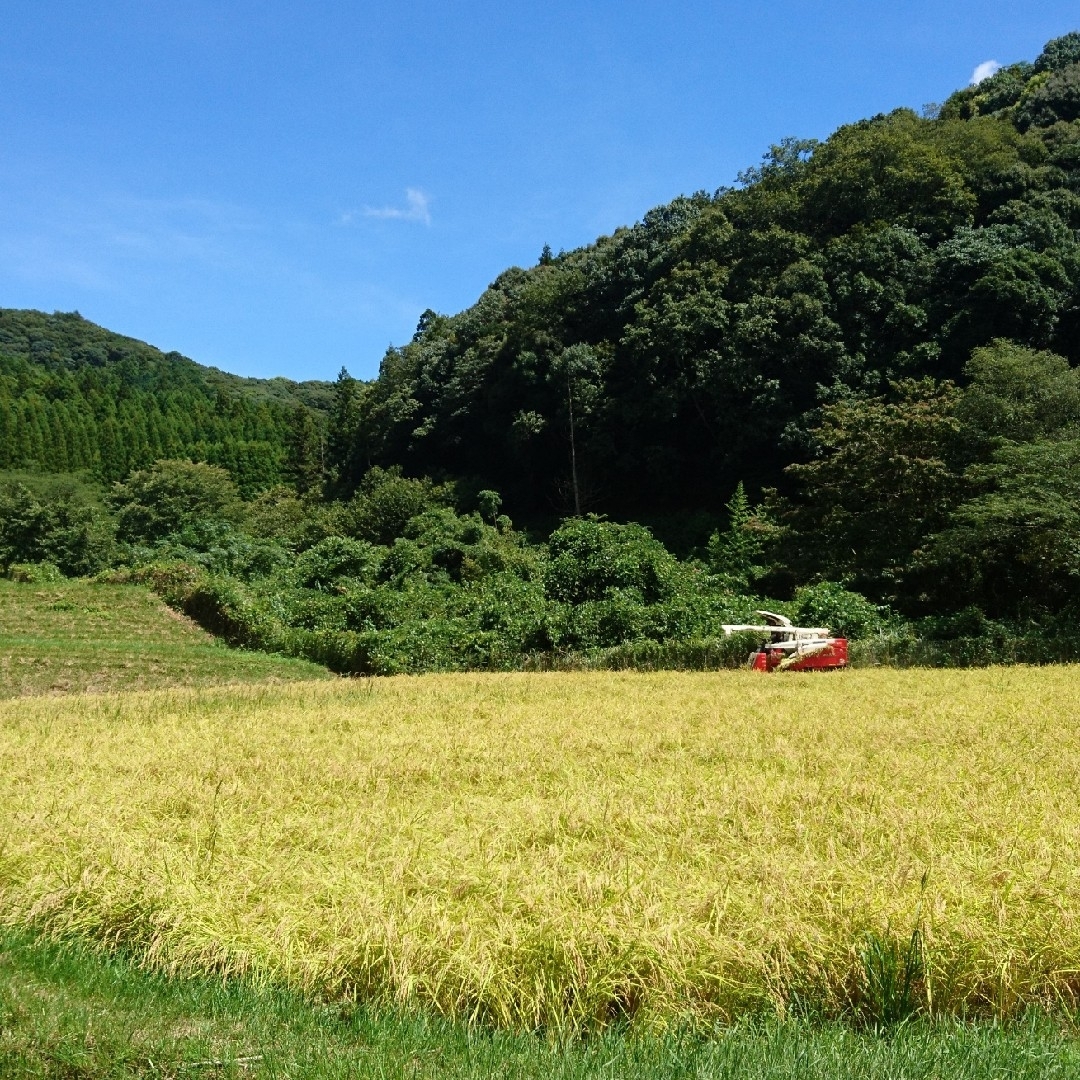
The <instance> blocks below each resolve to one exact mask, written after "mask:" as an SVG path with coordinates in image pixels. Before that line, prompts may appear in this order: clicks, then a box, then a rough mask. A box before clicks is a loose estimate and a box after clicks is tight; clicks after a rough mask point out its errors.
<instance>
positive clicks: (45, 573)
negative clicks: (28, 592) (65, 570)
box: [7, 562, 64, 585]
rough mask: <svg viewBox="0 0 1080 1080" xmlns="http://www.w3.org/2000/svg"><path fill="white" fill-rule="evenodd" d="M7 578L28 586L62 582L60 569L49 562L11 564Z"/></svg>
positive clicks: (62, 576)
mask: <svg viewBox="0 0 1080 1080" xmlns="http://www.w3.org/2000/svg"><path fill="white" fill-rule="evenodd" d="M7 576H8V580H9V581H22V582H24V583H26V584H29V585H46V584H52V583H53V582H56V581H63V580H64V575H63V574H61V573H60V568H59V567H58V566H57V565H56V564H55V563H51V562H39V563H12V564H11V566H9V567H8V571H7Z"/></svg>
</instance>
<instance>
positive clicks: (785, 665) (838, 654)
mask: <svg viewBox="0 0 1080 1080" xmlns="http://www.w3.org/2000/svg"><path fill="white" fill-rule="evenodd" d="M757 614H758V615H760V616H761V617H762V618H763V619H764V620H765V624H764V625H761V626H753V625H749V624H725V625H724V626H723V627H721V629H722V630H723V631H724V635H725V636H726V637H730V636H731V635H732V634H738V633H741V632H742V631H744V630H749V631H754V632H756V633H759V634H765V635H768V640H767V641H766V642H765V643H764V644H763V645H762V646H761V648H760V649H758V650H757V652H752V653H751V654H750V661H749V662H750V667H751V669H752V670H754V671H829V670H832V669H838V668H845V667H847V662H848V656H847V638H842V637H832V636H830V634H829V630H828V628H827V627H824V626H812V627H811V626H792V624H791V620H790V619H789V618H787V617H786V616H784V615H776V614H775V613H773V612H771V611H759V612H757Z"/></svg>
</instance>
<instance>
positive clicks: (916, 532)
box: [0, 33, 1080, 674]
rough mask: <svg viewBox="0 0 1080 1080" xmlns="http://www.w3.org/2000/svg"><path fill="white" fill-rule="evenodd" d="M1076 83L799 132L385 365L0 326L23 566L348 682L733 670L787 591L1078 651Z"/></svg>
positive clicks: (56, 321)
mask: <svg viewBox="0 0 1080 1080" xmlns="http://www.w3.org/2000/svg"><path fill="white" fill-rule="evenodd" d="M1078 87H1080V33H1071V34H1067V35H1065V36H1063V37H1061V38H1058V39H1056V40H1054V41H1051V42H1050V43H1048V44H1047V46H1046V47H1045V49H1044V50H1043V52H1042V53H1041V54H1040V56H1039V57H1037V58H1036V59H1035V61H1034V62H1033V63H1020V64H1015V65H1012V66H1010V67H1008V68H1005V69H1003V70H1001V71H999V72H998V73H997V74H995V75H994V76H992V77H991V78H990V79H987V80H984V81H983V82H981V83H979V84H978V85H977V86H972V87H968V88H966V89H964V90H961V91H958V92H957V93H956V94H954V95H953V96H952V97H950V98H949V99H948V100H947V101H946V102H944V103H943V104H942V105H941V106H939V107H938V106H936V107H934V108H931V109H928V110H926V112H925V114H924V115H916V114H915V113H913V112H911V111H910V110H906V109H900V110H896V111H894V112H892V113H889V114H886V115H881V116H876V117H873V118H871V119H868V120H864V121H861V122H859V123H856V124H851V125H848V126H845V127H843V128H841V129H839V130H838V131H837V132H835V133H834V134H833V135H832V136H831V137H830V138H828V139H827V140H825V141H824V142H821V143H815V142H805V141H798V140H788V141H786V142H784V143H783V144H781V145H779V146H776V147H773V148H772V149H771V150H770V151H769V153H768V154H767V155H766V157H765V159H764V160H763V162H762V164H761V165H760V166H759V167H757V168H754V169H750V170H748V171H747V172H746V173H745V174H744V176H743V177H741V179H740V181H739V185H738V186H737V187H735V188H725V189H721V190H719V191H716V192H714V193H711V194H710V193H698V194H695V195H692V196H688V197H683V198H679V199H676V200H674V201H673V202H672V203H670V204H668V205H667V206H664V207H659V208H657V209H655V210H652V211H650V212H649V213H648V214H646V215H645V217H644V218H643V219H642V221H641V222H639V223H638V224H636V225H634V226H633V227H631V228H626V229H620V230H617V231H616V233H615V234H614V235H612V236H609V237H602V238H600V239H599V240H598V241H597V242H596V243H595V244H592V245H590V246H588V247H585V248H581V249H577V250H574V251H570V252H560V253H558V254H555V253H552V252H551V251H549V250H547V249H545V250H544V251H543V253H542V254H541V257H540V259H539V262H538V264H537V265H536V266H533V267H531V268H527V269H521V268H511V269H509V270H507V271H505V272H504V273H503V274H501V275H500V276H499V277H498V278H497V279H496V281H495V282H494V283H493V284H492V285H491V286H490V287H489V288H488V289H487V290H486V291H485V292H484V294H483V295H482V296H481V297H480V299H479V300H478V301H477V303H476V304H475V305H474V306H472V307H471V308H469V309H468V310H466V311H463V312H461V313H459V314H456V315H446V316H444V315H439V314H436V313H434V312H430V311H429V312H427V313H425V314H424V316H423V317H422V319H421V320H420V325H419V326H418V328H417V332H416V334H415V336H414V338H413V340H412V341H410V342H408V343H407V344H405V345H403V346H401V347H400V348H393V349H391V350H390V351H389V352H388V353H387V355H386V357H385V358H384V360H383V363H382V367H381V369H380V373H379V376H378V378H377V379H375V380H374V381H373V382H370V383H361V382H358V381H356V380H354V379H352V378H351V377H350V376H349V375H348V373H347V372H344V371H343V372H342V373H341V375H340V377H339V378H338V380H337V382H336V383H335V384H334V385H333V386H332V387H325V386H320V387H312V386H309V385H307V384H304V385H302V386H295V385H286V384H282V383H279V382H276V381H271V382H270V383H265V384H264V383H259V384H258V385H255V384H252V383H251V382H250V381H248V382H247V383H245V382H244V381H242V380H235V379H230V378H229V377H227V376H224V375H222V374H221V373H212V372H207V371H206V370H205V369H199V368H198V367H197V365H193V364H191V363H190V362H189V361H184V360H183V359H182V358H177V357H175V356H174V355H172V354H170V355H168V356H165V355H162V354H160V353H157V352H156V351H155V350H150V349H149V347H148V346H142V345H140V344H139V343H133V342H130V341H129V340H128V339H119V338H116V337H115V336H114V335H109V334H108V333H107V332H105V331H102V330H100V328H96V327H92V325H91V324H88V323H86V322H85V321H84V320H81V319H80V318H79V317H78V316H76V315H67V316H59V315H58V316H41V315H38V314H36V313H26V312H0V468H2V467H4V466H5V465H6V466H7V469H8V471H7V472H6V473H3V474H0V567H4V568H10V567H11V566H18V565H20V564H24V563H25V564H29V563H34V564H38V563H49V564H52V565H54V566H56V567H58V568H59V570H60V571H61V572H62V573H63V574H65V575H92V574H106V575H107V576H109V579H110V580H114V581H132V580H134V581H137V582H145V583H150V584H151V585H153V587H155V588H158V589H160V590H161V592H162V595H165V596H167V597H168V598H169V599H170V602H171V603H173V604H174V605H176V606H178V607H180V608H182V609H183V610H184V611H186V612H187V613H188V614H190V615H191V616H192V617H193V618H196V619H198V620H200V621H201V622H202V623H203V624H204V625H205V626H207V627H208V628H210V629H211V630H213V632H215V633H217V634H220V635H222V636H224V637H226V638H227V639H228V640H230V641H233V642H235V643H238V644H245V645H248V646H251V647H256V648H263V649H270V650H275V651H279V652H284V653H289V654H292V655H298V656H303V657H306V658H309V659H312V660H316V661H317V662H319V663H322V664H327V665H329V666H331V667H333V668H334V669H335V670H338V671H343V672H359V673H374V674H392V673H395V672H418V671H424V670H460V669H468V668H494V669H514V668H517V669H520V668H527V667H552V666H589V667H596V666H600V667H619V666H645V667H650V666H651V667H657V666H675V667H710V666H723V665H725V664H732V663H738V662H741V660H742V659H744V658H745V655H746V651H747V643H746V642H743V643H742V644H740V646H739V648H735V646H734V645H730V646H728V645H725V644H724V643H723V642H722V641H721V640H720V638H721V633H722V632H721V629H720V628H721V626H722V624H723V623H725V622H743V621H747V620H748V619H752V618H753V612H754V611H755V610H757V609H760V608H765V609H768V610H773V611H782V612H786V613H788V614H790V615H792V616H793V617H795V618H798V619H803V620H808V621H810V622H812V623H814V624H815V625H828V626H830V627H831V628H832V629H833V630H834V631H837V632H840V633H844V634H846V635H848V636H850V637H852V638H855V639H859V640H861V642H862V644H860V645H859V647H858V649H857V650H856V652H855V655H856V657H857V658H860V659H862V660H864V661H867V660H869V661H887V662H893V663H940V664H971V663H985V662H988V661H995V660H997V661H1003V662H1014V661H1018V660H1020V661H1050V660H1062V659H1074V658H1077V657H1078V656H1080V644H1078V642H1077V639H1076V636H1075V634H1071V633H1070V632H1069V630H1068V628H1069V627H1071V626H1074V625H1075V623H1076V621H1077V618H1078V617H1080V599H1078V593H1077V582H1078V580H1080V368H1078V367H1077V365H1078V363H1080V344H1078V343H1080V299H1078V298H1080V104H1078V102H1080V90H1078V89H1077V88H1078ZM323 405H325V410H324V411H319V407H321V406H323ZM290 410H291V411H290ZM5 455H6V456H5ZM50 474H51V476H52V478H51V479H50Z"/></svg>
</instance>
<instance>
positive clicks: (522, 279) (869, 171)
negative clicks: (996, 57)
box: [335, 33, 1080, 520]
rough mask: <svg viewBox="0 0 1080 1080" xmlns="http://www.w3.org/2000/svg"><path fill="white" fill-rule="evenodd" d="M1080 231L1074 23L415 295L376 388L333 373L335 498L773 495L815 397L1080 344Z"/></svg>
mask: <svg viewBox="0 0 1080 1080" xmlns="http://www.w3.org/2000/svg"><path fill="white" fill-rule="evenodd" d="M1078 229H1080V34H1077V33H1071V34H1068V35H1066V36H1065V37H1062V38H1059V39H1057V40H1055V41H1053V42H1051V43H1050V44H1049V45H1047V47H1046V48H1045V50H1044V51H1043V53H1042V54H1041V55H1040V56H1039V57H1038V58H1037V60H1036V61H1035V62H1034V63H1019V64H1014V65H1012V66H1010V67H1007V68H1005V69H1003V70H1001V71H999V72H998V73H997V74H995V75H994V76H993V77H992V78H989V79H987V80H985V81H983V82H981V83H979V84H978V85H977V86H972V87H969V88H966V89H963V90H961V91H959V92H957V93H956V94H954V95H953V96H952V97H950V98H949V99H948V101H946V102H945V103H944V104H943V105H942V106H940V107H932V108H928V109H926V110H924V113H923V115H917V114H916V113H914V112H912V111H910V110H908V109H898V110H896V111H894V112H891V113H889V114H887V115H879V116H875V117H873V118H871V119H868V120H864V121H861V122H859V123H855V124H851V125H849V126H845V127H843V128H841V129H839V130H838V131H837V132H835V134H833V135H832V136H831V137H830V138H829V139H827V140H826V141H824V142H821V143H816V142H803V141H797V140H788V141H785V142H784V143H783V144H782V145H780V146H777V147H773V148H772V149H771V150H770V152H769V153H768V155H767V156H766V158H765V159H764V161H763V163H762V164H761V165H760V166H759V167H757V168H755V169H751V170H750V171H749V172H748V173H746V174H745V175H744V176H742V177H741V178H740V184H739V186H738V187H737V188H730V189H721V190H719V191H717V192H715V193H712V194H708V193H698V194H695V195H692V196H689V197H683V198H678V199H675V200H674V201H673V202H671V203H670V204H668V205H666V206H662V207H659V208H657V209H655V210H653V211H651V212H649V213H648V214H646V215H645V217H644V219H643V220H642V221H641V222H640V223H638V224H637V225H634V226H633V227H631V228H624V229H619V230H617V231H616V232H615V234H614V235H612V236H607V237H603V238H601V239H600V240H598V241H597V242H596V243H595V244H593V245H591V246H588V247H585V248H581V249H578V250H574V251H569V252H560V253H558V254H554V255H553V254H552V253H551V252H550V250H548V249H545V250H544V252H543V254H542V255H541V257H540V259H539V263H538V265H536V266H533V267H532V268H529V269H519V268H512V269H509V270H507V271H505V272H504V273H502V274H501V275H500V276H499V277H498V278H497V279H496V280H495V282H494V283H493V284H492V285H491V286H490V287H489V288H488V289H487V290H486V291H485V292H484V294H483V295H482V296H481V297H480V299H479V300H478V301H477V303H476V304H475V305H474V306H473V307H471V308H469V309H468V310H466V311H463V312H461V313H460V314H457V315H452V316H444V315H439V314H435V313H434V312H430V311H429V312H427V313H426V314H425V315H424V317H423V318H422V320H421V322H420V325H419V327H418V330H417V332H416V335H415V337H414V338H413V340H412V341H411V342H410V343H408V344H406V345H404V346H403V347H401V348H394V349H391V350H390V351H389V352H388V353H387V354H386V357H385V359H384V360H383V362H382V366H381V371H380V374H379V377H378V380H377V381H376V382H374V383H373V384H369V385H366V386H360V385H359V384H357V385H355V386H352V387H341V388H339V390H340V398H341V402H342V408H341V409H339V415H338V423H339V427H338V431H337V436H336V439H335V446H336V447H337V458H336V460H335V466H336V468H337V470H338V473H339V478H340V481H341V483H342V486H343V487H344V489H345V490H349V489H350V487H351V486H353V485H355V483H356V482H357V481H358V479H359V477H360V476H361V475H362V474H363V472H364V471H365V470H366V469H367V468H369V467H370V466H371V465H383V466H389V465H395V464H399V465H401V466H403V467H404V468H405V470H406V471H407V472H408V473H411V474H414V475H433V476H438V475H444V476H445V475H451V476H463V475H464V476H471V477H475V478H476V479H477V481H478V482H479V483H481V484H482V485H483V486H486V487H491V488H496V489H498V490H499V491H500V492H502V494H503V495H504V498H505V503H506V506H507V509H508V510H509V512H510V513H511V514H513V515H515V517H520V518H525V519H527V518H528V517H529V516H530V515H551V514H557V513H573V512H574V511H575V509H580V510H581V511H582V512H586V511H597V512H601V513H606V514H609V515H611V516H612V517H616V518H622V519H627V518H636V519H638V520H642V519H647V518H649V517H650V516H653V515H656V514H659V513H677V514H678V513H686V512H690V511H694V510H698V509H702V508H705V509H711V510H716V509H717V508H718V507H720V506H722V505H723V503H724V502H725V500H727V499H728V497H729V496H730V494H731V492H732V490H733V489H734V487H735V485H736V483H737V482H738V481H740V480H742V481H745V482H746V483H747V485H748V488H749V489H750V490H751V491H754V490H757V489H759V488H760V487H761V486H762V485H781V486H785V485H786V487H787V489H788V490H790V488H791V481H792V474H791V473H785V472H784V471H783V470H784V468H785V466H788V465H789V464H791V463H793V462H800V461H802V462H805V461H807V460H810V459H813V458H814V456H815V455H818V454H820V453H822V452H823V451H822V446H823V444H822V442H821V440H820V438H818V437H817V435H815V434H814V429H815V428H817V427H818V426H819V425H820V424H821V422H822V420H823V413H822V409H827V408H829V407H832V406H836V405H838V404H842V403H845V402H847V403H850V402H857V401H866V400H872V399H873V398H875V396H878V395H882V396H883V400H884V401H885V402H887V403H888V402H896V401H899V400H901V399H902V398H904V394H903V393H902V392H901V390H900V389H898V386H899V384H900V381H901V380H904V379H910V378H924V377H929V378H933V379H934V380H938V381H942V380H955V381H956V382H957V383H959V384H961V385H966V383H967V382H968V381H969V377H970V376H969V374H968V373H965V365H967V364H968V363H969V361H970V359H971V357H972V354H973V350H975V349H977V348H979V347H981V346H986V345H988V344H989V343H991V342H992V341H994V340H995V339H1006V340H1008V341H1010V342H1012V343H1014V344H1016V345H1018V346H1023V347H1027V348H1032V349H1037V350H1050V351H1052V352H1054V353H1056V354H1060V355H1061V356H1063V357H1065V358H1067V360H1068V361H1069V363H1070V364H1072V365H1075V364H1076V363H1077V362H1078V361H1080V306H1078V292H1080V234H1078ZM935 385H936V384H935ZM934 392H936V391H934V390H933V389H928V390H927V394H928V395H929V396H931V397H933V394H934ZM907 394H908V398H910V396H911V395H910V392H907ZM575 471H576V481H575ZM575 489H576V490H575Z"/></svg>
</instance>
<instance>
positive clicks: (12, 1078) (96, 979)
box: [0, 932, 1080, 1080]
mask: <svg viewBox="0 0 1080 1080" xmlns="http://www.w3.org/2000/svg"><path fill="white" fill-rule="evenodd" d="M1078 1070H1080V1046H1078V1044H1077V1043H1076V1041H1075V1039H1074V1038H1073V1037H1072V1036H1071V1035H1070V1034H1069V1033H1068V1032H1067V1031H1066V1030H1063V1029H1062V1028H1061V1027H1060V1026H1059V1025H1057V1024H1055V1023H1053V1022H1051V1021H1050V1020H1049V1019H1048V1018H1046V1017H1039V1016H1035V1015H1032V1016H1028V1017H1025V1018H1024V1020H1023V1021H1021V1022H1017V1023H1013V1024H1008V1025H998V1024H983V1025H964V1024H956V1023H947V1022H946V1023H942V1022H938V1023H925V1022H920V1023H914V1024H908V1025H902V1026H900V1027H898V1028H896V1029H895V1030H893V1031H891V1032H890V1033H888V1034H887V1035H884V1036H883V1035H876V1034H871V1033H865V1032H862V1033H860V1032H857V1031H854V1030H852V1029H851V1028H850V1027H848V1026H845V1025H840V1024H830V1023H825V1024H809V1023H806V1022H800V1021H786V1022H781V1021H778V1020H776V1019H775V1018H772V1019H764V1018H759V1019H757V1020H753V1021H745V1022H743V1023H740V1024H737V1025H735V1026H734V1027H731V1028H726V1029H722V1030H716V1031H712V1032H708V1033H700V1032H698V1033H688V1032H680V1031H668V1032H666V1033H663V1034H660V1035H648V1036H645V1035H640V1034H638V1035H635V1034H634V1033H632V1032H630V1033H628V1032H626V1031H622V1030H619V1031H609V1032H606V1033H603V1034H601V1035H599V1036H596V1037H593V1038H590V1039H588V1040H575V1041H571V1042H566V1043H557V1042H553V1041H551V1040H546V1039H542V1038H539V1037H537V1036H535V1035H529V1034H521V1033H513V1032H505V1031H493V1030H489V1029H483V1028H478V1027H475V1026H473V1027H470V1026H468V1025H464V1024H453V1023H450V1022H448V1021H445V1020H439V1019H437V1018H434V1017H432V1016H430V1015H428V1016H424V1015H419V1014H416V1013H409V1012H405V1011H402V1010H400V1009H399V1010H390V1011H381V1012H378V1013H373V1012H370V1011H368V1010H365V1009H363V1008H345V1009H343V1008H341V1007H340V1006H336V1005H330V1004H327V1003H317V1002H312V1001H310V1000H306V999H304V998H301V997H299V996H298V995H296V994H293V993H289V992H287V991H282V990H280V989H267V988H260V987H257V986H253V985H252V984H251V983H249V982H246V981H244V980H232V981H228V982H223V981H222V980H220V979H208V978H201V979H181V978H167V977H164V976H162V975H160V974H159V973H152V972H147V971H144V970H141V969H139V968H138V967H136V966H134V965H133V964H132V963H131V962H130V961H129V960H126V959H124V958H122V957H116V956H103V955H100V954H96V953H94V952H93V951H91V950H89V949H87V948H85V947H73V946H71V945H70V944H67V945H59V944H56V943H51V942H47V941H43V940H41V939H38V938H35V937H33V936H31V935H28V934H26V933H21V932H7V933H6V934H0V1075H2V1076H3V1077H5V1080H32V1078H33V1080H38V1078H54V1080H62V1078H63V1080H76V1078H77V1080H121V1078H127V1077H162V1078H181V1077H192V1076H203V1077H206V1076H211V1077H218V1076H234V1077H235V1076H251V1077H262V1078H266V1080H272V1078H281V1080H285V1078H286V1077H287V1078H290V1080H345V1078H348V1077H352V1078H358V1077H380V1078H386V1080H395V1078H401V1080H414V1078H418V1077H430V1078H446V1080H451V1078H461V1080H465V1078H472V1077H484V1078H487V1077H513V1078H520V1080H530V1078H536V1080H549V1078H551V1080H585V1078H597V1080H600V1078H603V1080H610V1078H612V1077H631V1076H632V1077H635V1078H639V1080H653V1078H657V1080H658V1078H660V1077H664V1078H673V1080H679V1078H686V1080H690V1078H693V1080H699V1078H715V1080H766V1078H767V1080H847V1078H850V1080H856V1078H858V1080H875V1078H882V1080H884V1078H888V1080H940V1078H943V1077H948V1078H949V1080H991V1078H998V1077H1005V1076H1007V1077H1009V1078H1010V1080H1053V1078H1057V1077H1061V1078H1065V1077H1072V1076H1075V1075H1077V1072H1078Z"/></svg>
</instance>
